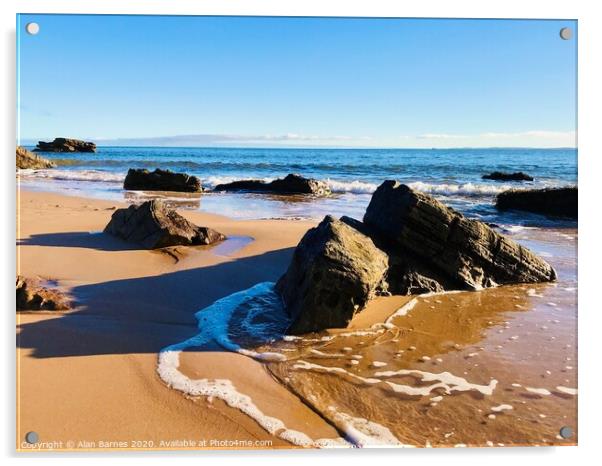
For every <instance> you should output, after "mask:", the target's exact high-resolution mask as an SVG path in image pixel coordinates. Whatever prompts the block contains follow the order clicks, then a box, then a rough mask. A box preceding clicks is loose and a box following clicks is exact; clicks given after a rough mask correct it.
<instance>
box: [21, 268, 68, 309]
mask: <svg viewBox="0 0 602 466" xmlns="http://www.w3.org/2000/svg"><path fill="white" fill-rule="evenodd" d="M70 307H71V305H70V302H69V300H68V299H67V297H66V296H65V295H64V294H63V293H61V292H60V291H58V290H53V289H50V288H45V287H43V286H41V285H40V283H39V281H38V280H34V279H31V278H25V277H22V276H20V275H19V276H17V311H59V310H67V309H70Z"/></svg>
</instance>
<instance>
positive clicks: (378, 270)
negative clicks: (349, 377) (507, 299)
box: [276, 181, 556, 334]
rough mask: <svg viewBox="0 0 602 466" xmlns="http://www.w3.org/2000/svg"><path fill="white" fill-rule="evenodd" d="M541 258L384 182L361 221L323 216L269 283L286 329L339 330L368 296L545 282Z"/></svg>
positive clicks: (549, 275) (550, 275) (546, 268)
mask: <svg viewBox="0 0 602 466" xmlns="http://www.w3.org/2000/svg"><path fill="white" fill-rule="evenodd" d="M555 279H556V272H555V271H554V269H553V268H552V267H551V266H550V265H549V264H548V263H547V262H545V261H544V260H542V259H541V258H539V257H537V256H536V255H535V254H533V253H532V252H531V251H529V250H528V249H526V248H525V247H523V246H521V245H519V244H518V243H516V242H515V241H513V240H511V239H510V238H507V237H505V236H503V235H501V234H499V233H497V232H496V231H494V230H493V229H491V228H490V227H489V226H487V225H486V224H484V223H482V222H479V221H477V220H471V219H467V218H466V217H464V216H463V215H462V214H460V213H458V212H456V211H454V210H453V209H451V208H449V207H447V206H445V205H443V204H442V203H441V202H439V201H437V200H436V199H434V198H433V197H431V196H428V195H426V194H423V193H421V192H418V191H414V190H412V189H411V188H410V187H408V186H406V185H403V184H400V183H398V182H395V181H385V182H384V183H383V184H382V185H381V186H379V188H378V189H377V190H376V192H375V193H374V194H373V196H372V200H371V201H370V204H369V206H368V208H367V210H366V213H365V216H364V221H363V222H361V221H359V220H355V219H352V218H349V217H343V218H341V220H338V221H337V220H335V219H333V218H332V217H326V218H325V219H324V220H323V221H322V223H320V225H319V226H318V227H316V228H314V229H311V230H309V231H308V232H307V233H306V235H305V236H304V237H303V239H302V240H301V242H300V243H299V245H298V246H297V248H296V249H295V253H294V256H293V260H292V262H291V264H290V266H289V268H288V270H287V271H286V273H285V274H284V275H283V276H282V277H281V278H280V280H279V281H278V283H277V285H276V290H277V291H278V292H279V293H280V294H281V295H282V297H283V301H284V303H285V305H286V308H287V310H288V312H289V314H290V316H291V318H292V325H291V328H290V329H289V332H290V333H293V334H297V333H305V332H308V331H316V330H322V329H324V328H329V327H345V326H346V325H347V323H348V322H349V320H350V319H351V317H353V315H354V314H355V313H356V312H359V311H361V310H362V309H363V307H364V306H365V304H366V302H367V301H368V300H369V299H370V298H372V297H373V296H374V295H375V293H377V292H381V293H392V294H420V293H425V292H431V291H435V292H439V291H444V290H480V289H483V288H488V287H494V286H497V285H503V284H511V283H536V282H546V281H553V280H555Z"/></svg>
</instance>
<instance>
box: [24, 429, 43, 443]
mask: <svg viewBox="0 0 602 466" xmlns="http://www.w3.org/2000/svg"><path fill="white" fill-rule="evenodd" d="M38 440H40V437H39V436H38V433H37V432H33V431H31V432H27V433H26V434H25V441H26V442H27V443H30V444H32V445H33V444H34V443H38Z"/></svg>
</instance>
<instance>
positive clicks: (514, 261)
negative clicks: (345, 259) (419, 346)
mask: <svg viewBox="0 0 602 466" xmlns="http://www.w3.org/2000/svg"><path fill="white" fill-rule="evenodd" d="M364 223H365V224H366V225H368V226H369V227H370V228H372V229H373V230H374V231H376V232H377V233H378V234H379V235H380V236H382V237H384V238H387V240H389V241H391V242H392V243H393V244H395V246H396V248H395V249H394V250H393V251H399V252H400V253H401V254H402V256H403V255H411V257H412V258H416V259H417V260H419V261H420V263H421V264H422V266H423V267H424V269H425V270H432V271H434V272H435V273H437V274H438V275H440V276H442V277H445V279H446V280H447V281H449V282H450V283H451V284H452V286H454V287H455V288H456V289H468V290H479V289H482V288H488V287H492V286H496V285H501V284H509V283H535V282H546V281H552V280H555V278H556V272H555V271H554V269H553V268H552V267H551V266H550V265H549V264H548V263H547V262H545V261H544V260H542V259H540V258H539V257H537V256H536V255H535V254H533V253H532V252H531V251H529V250H528V249H527V248H525V247H523V246H521V245H519V244H518V243H516V242H515V241H513V240H511V239H509V238H507V237H505V236H503V235H501V234H499V233H497V232H495V231H494V230H493V229H491V228H490V227H488V226H487V225H485V224H484V223H482V222H479V221H477V220H470V219H467V218H466V217H464V216H463V215H462V214H460V213H458V212H456V211H454V210H453V209H451V208H449V207H446V206H445V205H443V204H442V203H440V202H439V201H437V200H436V199H434V198H433V197H431V196H428V195H426V194H423V193H420V192H418V191H414V190H412V189H411V188H409V187H408V186H406V185H403V184H400V183H398V182H395V181H385V182H384V183H383V184H381V185H380V186H379V187H378V189H377V190H376V192H375V193H374V195H373V196H372V199H371V201H370V204H369V206H368V209H367V210H366V214H365V216H364ZM427 276H429V277H431V278H434V277H432V276H431V275H430V274H427ZM448 286H450V284H447V286H446V285H445V284H443V287H444V288H445V289H448Z"/></svg>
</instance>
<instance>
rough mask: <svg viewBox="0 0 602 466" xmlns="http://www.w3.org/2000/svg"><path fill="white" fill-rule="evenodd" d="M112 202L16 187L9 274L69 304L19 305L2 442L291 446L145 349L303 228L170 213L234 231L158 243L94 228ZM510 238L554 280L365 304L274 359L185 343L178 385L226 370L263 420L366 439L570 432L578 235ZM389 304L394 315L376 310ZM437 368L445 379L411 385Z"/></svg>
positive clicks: (546, 439)
mask: <svg viewBox="0 0 602 466" xmlns="http://www.w3.org/2000/svg"><path fill="white" fill-rule="evenodd" d="M120 206H121V205H120V204H118V203H115V202H106V201H99V200H90V199H84V198H76V197H67V196H61V195H57V194H48V193H39V192H28V191H21V192H20V209H19V213H20V219H19V226H20V229H19V231H18V233H17V237H18V240H19V247H18V268H19V270H18V272H19V273H21V274H23V275H26V276H39V277H40V278H42V279H45V280H48V281H49V283H52V284H55V285H56V286H58V287H60V288H62V289H65V290H67V291H68V292H69V293H70V294H71V295H72V297H73V299H74V300H75V302H76V303H77V306H76V308H75V310H74V311H71V312H68V313H62V314H59V313H56V314H55V313H44V314H40V313H19V314H18V315H17V322H18V329H17V331H18V340H17V344H18V353H17V357H18V361H17V364H18V391H17V393H18V419H17V430H18V432H17V439H18V445H17V447H18V448H20V447H21V446H22V445H21V439H23V437H24V435H25V433H26V432H28V431H31V430H35V431H36V432H38V433H39V435H40V440H41V441H43V442H50V441H60V442H63V444H62V445H61V447H59V448H63V449H70V448H76V449H77V448H98V447H99V444H98V442H99V441H105V442H124V443H123V444H120V443H109V444H108V445H107V446H109V447H118V448H161V449H166V448H188V446H186V445H184V444H183V443H177V442H178V441H181V440H186V439H188V440H194V441H196V442H197V444H196V445H192V446H189V447H190V448H216V447H231V448H232V447H234V448H269V447H272V448H273V447H291V446H293V444H292V443H291V442H290V441H287V440H286V439H284V438H282V437H283V436H282V435H278V433H279V432H280V431H277V432H276V434H275V435H272V434H270V433H268V432H267V431H266V430H265V429H264V428H263V427H261V426H260V425H259V424H258V422H256V420H254V419H253V418H251V417H249V416H247V415H246V414H243V413H242V412H241V411H240V410H238V409H236V408H233V407H231V406H228V405H227V404H226V403H224V402H223V401H222V400H220V399H219V397H205V396H185V395H184V394H182V393H181V391H178V390H174V389H171V388H168V387H167V386H166V384H165V383H164V381H163V380H161V378H159V376H158V375H157V355H158V353H159V351H161V350H162V349H163V348H165V347H166V346H168V345H172V344H174V343H177V342H181V341H184V340H186V339H188V338H190V337H192V336H194V335H195V334H196V333H197V321H196V319H195V317H194V313H195V312H196V311H198V310H200V309H202V308H204V307H207V306H209V305H211V304H212V303H213V302H215V301H216V300H218V299H220V298H223V297H225V296H228V295H230V294H232V293H235V292H237V291H240V290H244V289H246V288H249V287H251V286H253V285H255V284H256V283H259V282H265V281H274V280H276V279H277V278H278V277H279V276H280V275H281V273H282V272H283V271H284V270H285V268H286V266H287V265H288V262H289V260H290V257H291V254H292V249H293V248H294V246H295V245H296V244H297V242H298V240H299V239H300V237H301V236H302V235H303V233H304V232H305V231H306V230H307V229H308V228H309V227H310V226H312V225H313V223H312V222H306V221H290V220H289V221H279V220H257V221H233V220H230V219H228V218H225V217H220V216H216V215H210V214H203V213H199V212H190V211H186V210H183V211H181V213H182V214H183V215H184V216H186V217H187V218H189V219H190V220H191V221H193V222H195V223H197V224H199V225H206V226H210V227H212V228H215V229H217V230H219V231H222V232H223V233H225V234H226V235H228V236H229V237H231V238H232V239H231V240H228V241H226V242H225V243H222V244H221V245H218V246H216V247H200V248H175V249H174V250H172V251H170V253H169V254H166V253H163V252H157V251H140V250H135V249H133V248H132V246H131V245H127V244H126V243H124V242H122V241H120V240H117V239H114V238H111V237H108V236H107V235H104V234H100V233H98V232H99V231H101V230H102V229H103V228H104V225H105V224H106V223H107V222H108V220H109V218H110V215H111V214H112V212H113V207H120ZM562 235H564V236H562ZM513 236H514V237H515V238H517V239H519V240H520V241H521V242H523V244H526V245H527V246H529V247H532V248H533V249H534V250H536V251H537V252H541V253H543V254H544V255H545V254H548V255H549V257H547V256H546V259H548V260H549V261H550V263H552V265H554V266H555V267H556V268H557V270H558V272H559V275H560V280H559V282H558V283H557V284H552V285H538V286H513V287H503V288H499V289H495V290H487V291H484V292H480V293H458V294H446V295H439V296H430V297H424V298H422V297H421V298H417V299H416V300H415V301H413V300H412V298H409V297H390V298H379V299H378V300H376V301H374V302H373V303H371V304H370V307H369V309H367V310H366V311H365V312H364V313H362V314H360V315H358V316H357V317H356V318H355V319H354V321H353V322H352V323H351V326H350V329H347V330H343V331H341V330H337V331H330V332H325V333H323V334H320V335H311V336H308V337H306V338H305V339H303V340H291V341H284V342H274V343H272V344H269V345H265V346H263V347H260V348H258V350H260V351H272V352H276V353H279V354H283V355H285V357H286V359H287V360H286V361H283V362H268V363H265V362H259V361H256V360H254V359H251V358H249V357H247V356H243V355H241V354H236V353H231V352H226V351H225V350H223V349H221V348H219V347H208V348H202V349H198V348H196V349H193V350H189V351H185V352H183V353H182V354H181V355H180V367H179V370H180V371H181V373H182V374H185V375H186V376H187V377H189V378H190V379H194V380H198V379H205V378H207V379H212V380H213V379H228V380H230V381H231V382H232V384H233V385H234V386H235V387H236V388H237V389H238V391H239V392H242V393H244V394H246V395H248V396H250V397H251V399H252V400H253V402H254V404H255V405H256V407H257V408H258V409H260V410H261V411H262V412H263V413H264V414H265V415H267V416H274V417H276V418H278V419H279V420H281V421H282V422H283V423H284V424H285V425H286V427H287V428H289V429H291V430H294V431H299V432H302V433H303V434H305V435H306V436H308V437H309V438H311V439H314V440H315V439H326V440H328V439H338V438H340V437H341V435H347V436H348V439H349V437H350V436H352V435H350V432H351V433H353V432H355V433H356V434H357V435H356V437H358V438H356V440H357V441H356V442H355V444H356V445H362V442H364V444H366V446H367V444H371V442H373V443H372V444H378V443H379V441H385V443H386V442H387V439H388V440H389V441H390V443H392V441H393V440H395V441H397V442H398V443H400V444H404V445H412V446H463V445H469V446H473V445H474V446H498V445H502V444H503V445H526V444H528V445H533V444H536V445H549V444H574V443H576V439H577V436H576V434H575V435H574V436H573V437H572V438H570V439H568V440H564V439H562V438H559V436H558V431H559V429H560V427H562V426H564V425H567V426H570V427H572V428H573V430H574V431H576V403H577V396H576V394H574V393H573V391H572V390H573V389H576V369H577V364H576V302H575V297H576V290H575V289H576V277H575V276H574V275H575V260H576V259H575V258H576V252H574V251H573V252H574V254H573V253H572V252H571V248H575V247H576V232H575V231H572V230H563V231H556V232H554V233H553V234H550V232H546V233H545V234H543V235H541V237H539V236H538V233H537V232H534V231H529V230H523V231H520V232H517V233H515V234H513ZM561 240H562V241H561ZM560 242H561V243H562V245H561V246H559V245H558V244H559V243H560ZM403 306H406V308H404V309H406V310H407V313H405V315H399V316H396V317H391V315H392V314H394V313H395V312H396V311H397V310H398V309H399V308H400V307H401V308H403ZM410 306H413V308H412V309H409V307H410ZM401 314H403V313H401ZM387 320H388V323H387V324H385V325H383V322H386V321H387ZM352 361H356V362H352ZM332 368H338V369H340V371H337V372H333V371H332ZM389 371H392V372H398V371H422V372H420V373H419V372H411V373H408V372H404V373H398V374H386V372H389ZM445 372H449V373H450V374H453V376H455V377H456V379H454V383H450V380H449V377H447V378H446V377H439V378H436V377H435V379H436V380H434V381H425V380H420V378H421V377H422V375H424V374H426V373H428V374H441V373H445ZM548 372H549V373H548ZM379 373H380V374H379ZM382 373H385V374H382ZM420 374H422V375H420ZM441 378H443V379H444V381H441V380H440V379H441ZM457 378H460V379H462V380H464V382H462V381H458V380H457ZM362 379H369V380H378V382H368V383H366V382H364V381H362ZM492 380H496V381H497V382H496V383H495V384H492ZM387 382H393V383H394V384H396V385H395V386H396V387H398V390H399V386H402V385H403V386H408V387H412V388H418V389H420V390H424V387H425V386H429V385H432V384H437V383H438V384H439V386H438V387H435V388H433V389H432V390H429V392H428V394H427V395H420V396H416V395H411V396H408V395H406V394H404V393H400V392H395V391H394V390H392V389H391V387H392V385H390V384H387ZM492 386H494V388H493V389H491V390H490V391H491V393H490V394H489V393H484V392H487V391H488V389H487V388H484V387H489V388H491V387H492ZM454 387H455V388H454ZM474 387H480V388H478V389H475V388H474ZM559 387H561V388H559ZM401 390H402V391H403V390H406V391H407V389H403V388H401ZM507 406H511V407H512V409H510V408H508V407H507ZM350 427H353V428H354V429H355V431H354V430H353V429H350ZM358 432H359V433H358ZM366 432H368V434H366ZM389 435H390V436H389ZM202 440H207V441H211V440H223V441H231V442H233V443H230V444H228V443H221V444H220V443H217V444H216V443H214V444H205V445H204V444H199V443H198V442H199V441H202ZM69 441H75V442H76V444H75V445H73V444H70V443H68V442H69ZM79 441H84V442H88V443H83V444H79V443H78V442H79ZM234 441H239V443H236V442H234ZM242 441H250V443H243V442H242ZM92 442H94V443H92ZM161 442H164V443H161ZM170 442H171V443H170ZM174 442H175V443H174ZM86 445H87V446H86Z"/></svg>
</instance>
